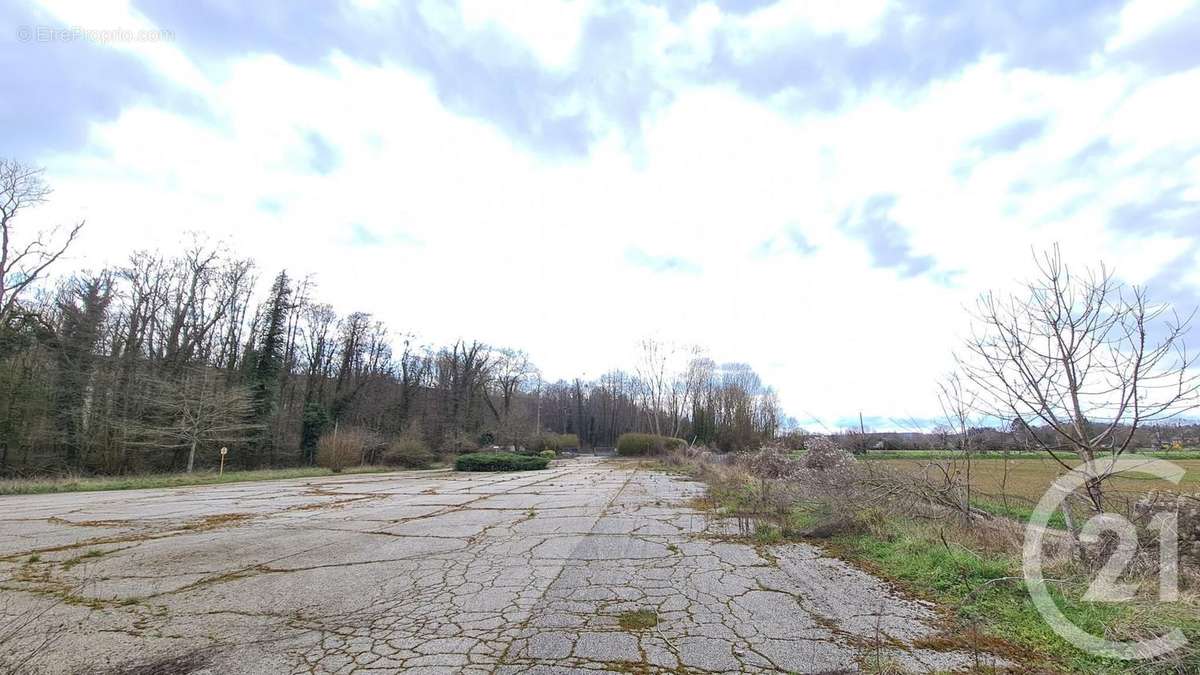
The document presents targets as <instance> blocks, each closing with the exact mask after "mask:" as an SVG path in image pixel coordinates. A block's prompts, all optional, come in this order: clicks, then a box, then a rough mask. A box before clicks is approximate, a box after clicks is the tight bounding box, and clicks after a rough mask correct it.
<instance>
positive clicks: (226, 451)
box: [217, 448, 229, 476]
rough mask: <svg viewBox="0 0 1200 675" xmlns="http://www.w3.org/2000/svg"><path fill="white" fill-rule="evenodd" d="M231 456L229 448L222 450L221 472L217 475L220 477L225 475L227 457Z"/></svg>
mask: <svg viewBox="0 0 1200 675" xmlns="http://www.w3.org/2000/svg"><path fill="white" fill-rule="evenodd" d="M227 454H229V448H221V470H220V472H218V473H217V475H218V476H224V475H225V455H227Z"/></svg>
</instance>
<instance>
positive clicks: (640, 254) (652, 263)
mask: <svg viewBox="0 0 1200 675" xmlns="http://www.w3.org/2000/svg"><path fill="white" fill-rule="evenodd" d="M625 261H626V262H628V263H629V264H630V265H633V266H634V267H641V268H644V269H648V270H650V271H652V272H658V273H673V272H678V273H683V274H699V273H700V272H701V268H700V266H699V265H698V264H696V263H694V262H692V261H690V260H685V259H683V258H680V257H678V256H672V255H651V254H649V253H647V252H645V251H643V250H642V249H640V248H637V247H632V246H631V247H629V248H628V249H626V250H625Z"/></svg>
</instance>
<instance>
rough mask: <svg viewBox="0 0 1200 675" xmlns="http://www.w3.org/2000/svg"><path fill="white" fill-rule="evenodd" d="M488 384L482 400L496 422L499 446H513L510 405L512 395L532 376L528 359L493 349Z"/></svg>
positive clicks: (531, 367)
mask: <svg viewBox="0 0 1200 675" xmlns="http://www.w3.org/2000/svg"><path fill="white" fill-rule="evenodd" d="M491 360H492V369H491V375H492V376H491V380H490V382H488V386H487V387H485V388H484V390H483V400H484V403H486V404H487V406H488V409H489V410H491V412H492V416H493V417H495V418H496V424H497V426H498V429H497V430H498V431H499V437H498V440H499V441H500V442H502V443H509V442H511V443H514V444H515V443H516V438H514V436H515V432H514V424H513V404H514V403H515V402H516V395H517V394H518V393H519V392H520V391H521V388H522V387H523V386H524V384H525V382H526V381H528V379H529V378H530V376H532V375H533V365H532V364H531V363H530V362H529V356H528V355H527V354H526V353H525V352H523V351H519V350H515V349H494V350H492V355H491Z"/></svg>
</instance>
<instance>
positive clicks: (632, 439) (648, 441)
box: [617, 434, 687, 457]
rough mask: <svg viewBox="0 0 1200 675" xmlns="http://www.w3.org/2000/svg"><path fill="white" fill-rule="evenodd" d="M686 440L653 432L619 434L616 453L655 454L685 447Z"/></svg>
mask: <svg viewBox="0 0 1200 675" xmlns="http://www.w3.org/2000/svg"><path fill="white" fill-rule="evenodd" d="M686 446H687V441H685V440H683V439H682V438H671V437H670V436H657V435H655V434H621V437H620V438H618V439H617V454H619V455H623V456H625V457H634V456H637V455H657V454H659V453H663V452H668V451H671V450H678V449H680V448H683V447H686Z"/></svg>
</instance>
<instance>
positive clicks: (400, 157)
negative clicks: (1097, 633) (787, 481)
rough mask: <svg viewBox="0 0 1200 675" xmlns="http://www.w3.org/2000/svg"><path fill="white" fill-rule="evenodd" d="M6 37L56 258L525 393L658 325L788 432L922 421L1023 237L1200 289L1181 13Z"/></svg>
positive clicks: (1191, 103) (1199, 100)
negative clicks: (432, 358)
mask: <svg viewBox="0 0 1200 675" xmlns="http://www.w3.org/2000/svg"><path fill="white" fill-rule="evenodd" d="M0 25H3V26H4V34H3V35H0V83H2V84H3V87H2V89H0V129H2V130H3V131H2V132H0V133H2V134H3V136H2V143H0V154H3V155H7V156H10V157H15V158H17V159H20V160H22V161H25V162H28V163H34V164H40V165H43V166H45V167H46V168H47V174H48V176H47V177H48V179H49V180H50V182H51V183H52V184H53V185H54V187H55V188H56V192H55V195H54V199H53V202H52V203H51V204H50V205H47V206H45V207H42V208H41V209H40V210H39V211H38V212H37V213H36V215H35V216H32V217H31V218H30V219H29V221H30V224H31V225H32V224H33V223H34V222H37V223H46V224H52V223H55V222H65V221H68V220H73V219H78V218H86V219H87V223H88V224H87V228H86V230H85V232H84V235H83V237H82V239H81V241H80V244H79V246H78V247H77V248H76V250H75V251H74V252H73V253H74V258H73V260H72V261H71V262H70V265H71V266H73V267H91V268H93V269H95V268H99V267H102V266H104V265H106V264H119V263H120V262H122V261H123V260H124V258H125V257H126V256H127V254H128V253H129V252H130V250H132V249H133V248H145V247H148V248H155V247H161V248H164V249H167V250H176V249H178V248H179V247H180V242H181V241H183V240H184V237H185V233H186V232H189V231H203V232H207V233H210V234H211V235H212V236H213V237H214V238H217V239H224V240H226V241H228V242H230V245H231V246H232V247H233V248H234V249H235V250H236V251H237V252H239V253H242V254H245V255H250V256H253V257H254V258H256V259H257V260H258V261H259V262H260V265H261V270H262V274H263V275H264V277H269V276H271V275H273V274H274V273H275V272H277V271H278V270H279V269H280V268H284V267H286V268H287V269H288V271H289V273H292V274H294V275H297V276H301V275H304V274H306V273H310V272H312V273H316V274H317V281H318V283H319V289H320V290H319V295H320V297H321V298H322V299H323V300H325V301H328V302H331V303H332V304H334V305H335V307H337V308H338V309H339V310H341V311H343V312H349V311H352V310H363V311H367V312H371V313H373V314H375V315H376V316H378V317H379V318H381V319H383V320H385V321H386V322H387V323H388V324H389V325H390V326H392V327H393V328H394V329H396V330H397V331H405V332H409V331H411V332H414V333H416V334H417V335H418V336H420V338H421V339H423V340H426V341H429V342H431V343H438V344H440V343H443V342H445V341H448V340H452V339H454V338H456V337H459V336H462V337H467V338H478V339H481V340H484V341H486V342H489V343H492V344H497V345H506V346H513V347H518V348H524V349H526V350H527V351H528V352H529V353H530V354H531V356H532V357H533V359H534V360H535V361H536V363H538V364H539V365H540V366H541V367H542V369H543V370H544V371H545V372H546V374H547V375H548V376H550V377H560V376H562V377H568V376H573V375H575V374H578V373H584V374H586V375H587V376H589V377H594V376H598V375H600V374H601V373H602V372H604V371H605V370H608V369H609V368H613V367H630V366H631V365H632V362H633V358H634V357H633V352H634V345H635V343H636V342H637V340H638V339H639V338H640V337H642V336H646V335H654V336H657V337H659V338H660V339H663V340H671V341H678V342H681V343H697V344H700V345H703V346H704V347H706V348H707V349H708V350H709V351H710V353H711V354H712V356H713V357H714V358H716V359H718V360H737V361H744V362H748V363H750V364H751V365H752V366H753V367H754V368H755V369H756V370H758V371H759V372H760V373H761V374H762V375H763V377H764V379H765V380H766V381H767V382H768V383H769V384H771V385H773V386H774V387H776V388H777V390H778V391H779V393H780V396H781V399H782V402H783V404H784V407H785V408H786V410H787V412H789V413H790V414H792V415H794V416H795V417H797V418H798V419H800V421H801V422H802V423H806V422H807V424H809V425H811V426H816V425H815V423H814V422H812V421H810V420H809V418H810V417H813V416H815V417H818V418H820V419H821V420H823V422H824V423H825V424H827V425H831V426H832V425H837V424H839V420H846V419H849V418H852V417H855V416H856V415H857V413H858V411H860V410H861V411H863V412H864V414H865V415H867V416H868V421H869V423H870V422H871V421H874V424H875V425H876V426H877V427H887V426H892V425H891V424H890V423H889V421H888V420H889V419H890V420H905V419H908V418H928V417H933V416H934V415H935V414H936V411H937V405H936V402H935V397H934V380H935V379H936V378H937V377H938V376H939V375H940V374H941V373H943V372H945V371H946V370H947V369H949V368H950V365H951V361H952V358H951V353H952V350H953V349H954V348H955V346H956V344H957V343H958V341H959V340H960V339H961V337H962V336H963V335H964V334H965V332H966V331H967V329H968V327H969V319H968V316H967V315H966V312H965V308H966V307H967V306H968V305H970V304H971V302H972V299H973V298H974V297H975V296H976V295H977V294H978V293H979V292H980V291H982V290H984V289H987V288H1002V287H1004V286H1006V285H1007V284H1010V283H1011V282H1012V280H1013V279H1015V278H1019V277H1021V276H1025V275H1027V274H1028V272H1029V269H1030V267H1031V259H1030V250H1031V247H1043V246H1047V245H1049V244H1051V243H1053V242H1061V244H1062V246H1063V252H1064V255H1065V257H1066V258H1067V259H1068V260H1069V261H1072V262H1076V263H1080V264H1084V263H1089V262H1093V261H1097V260H1101V259H1103V260H1105V261H1106V262H1107V263H1109V264H1110V265H1111V266H1113V267H1115V268H1116V269H1117V272H1118V273H1119V274H1120V275H1121V276H1122V277H1123V278H1124V279H1126V280H1128V281H1130V282H1134V283H1148V284H1149V285H1150V287H1151V290H1152V292H1153V294H1154V296H1155V297H1157V298H1158V299H1161V300H1165V301H1170V302H1175V303H1178V304H1182V305H1187V304H1195V303H1196V302H1198V298H1200V181H1198V180H1197V179H1198V177H1200V4H1198V3H1189V2H1172V1H1170V0H1163V1H1156V2H1141V1H1138V0H1134V1H1132V2H1127V3H1121V2H1103V1H1095V0H1087V1H1079V2H1043V1H1041V0H1031V1H1024V2H1017V1H1012V0H997V1H996V2H983V1H979V2H957V1H954V0H949V1H938V0H928V1H914V2H881V1H865V2H860V1H857V0H838V1H836V2H830V1H827V0H811V1H808V2H804V1H798V2H793V1H787V0H780V1H779V2H774V3H772V2H770V1H769V0H768V1H757V0H737V1H733V0H730V1H726V2H715V3H714V2H695V1H691V0H659V1H647V2H634V1H629V2H615V1H614V2H603V1H599V2H588V1H576V2H556V1H553V0H536V1H535V0H521V2H499V1H494V2H493V1H488V0H462V1H461V2H459V3H458V4H457V5H456V4H454V3H449V2H418V1H416V0H412V1H407V0H400V1H398V2H387V1H386V0H385V1H366V0H362V1H359V2H342V3H340V4H339V3H335V2H314V3H300V2H290V1H288V0H278V1H276V2H267V1H262V2H258V1H256V2H242V1H240V0H211V1H207V2H182V1H176V0H133V1H132V2H123V1H121V0H114V1H102V0H90V1H89V2H77V1H70V0H64V1H61V2H60V1H47V2H43V3H41V4H25V3H23V2H22V1H21V0H17V2H16V3H13V2H11V1H10V2H3V3H0ZM72 28H79V29H82V30H83V31H85V32H84V33H67V34H65V35H64V34H61V33H56V32H54V29H72ZM113 29H121V30H120V31H119V32H115V33H114V32H107V33H106V32H87V31H112V30H113ZM1193 342H1195V340H1193Z"/></svg>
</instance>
